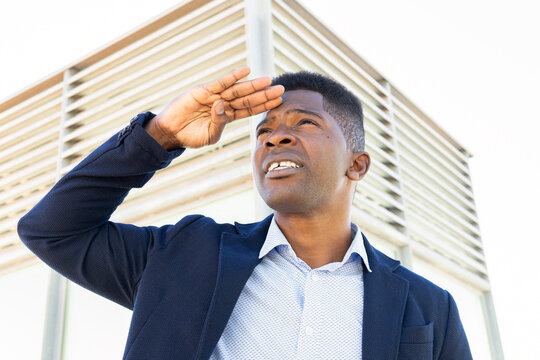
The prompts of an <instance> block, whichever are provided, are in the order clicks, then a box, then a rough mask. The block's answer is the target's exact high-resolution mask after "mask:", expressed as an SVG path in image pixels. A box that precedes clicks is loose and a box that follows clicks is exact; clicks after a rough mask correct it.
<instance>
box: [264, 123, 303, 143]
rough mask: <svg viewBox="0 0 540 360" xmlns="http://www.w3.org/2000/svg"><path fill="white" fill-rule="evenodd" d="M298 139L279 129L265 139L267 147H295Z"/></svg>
mask: <svg viewBox="0 0 540 360" xmlns="http://www.w3.org/2000/svg"><path fill="white" fill-rule="evenodd" d="M295 143H296V139H295V138H294V136H292V135H291V134H290V133H289V132H288V131H286V130H285V129H283V128H277V129H276V130H274V131H273V132H272V134H271V135H270V136H268V137H267V138H266V139H265V142H264V144H265V145H266V146H267V147H274V146H284V145H294V144H295Z"/></svg>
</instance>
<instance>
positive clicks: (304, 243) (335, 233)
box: [274, 211, 352, 269]
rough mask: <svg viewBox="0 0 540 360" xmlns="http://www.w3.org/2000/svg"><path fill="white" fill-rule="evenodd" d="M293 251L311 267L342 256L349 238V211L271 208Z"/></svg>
mask: <svg viewBox="0 0 540 360" xmlns="http://www.w3.org/2000/svg"><path fill="white" fill-rule="evenodd" d="M274 217H275V219H276V223H277V224H278V226H279V228H280V230H281V231H282V232H283V234H284V235H285V237H286V238H287V241H288V242H289V244H291V246H292V248H293V250H294V252H295V253H296V255H297V256H298V257H299V258H300V259H302V260H303V261H304V262H305V263H306V264H308V265H309V266H310V267H311V268H312V269H315V268H318V267H321V266H323V265H326V264H329V263H332V262H339V261H341V260H343V257H344V256H345V253H346V252H347V250H348V248H349V246H350V245H351V242H352V237H351V221H350V213H349V211H346V213H342V214H339V213H336V212H331V211H327V212H325V213H324V214H320V215H304V214H283V213H279V212H277V211H276V212H274Z"/></svg>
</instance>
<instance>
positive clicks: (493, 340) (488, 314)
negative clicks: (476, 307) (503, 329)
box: [482, 291, 504, 360]
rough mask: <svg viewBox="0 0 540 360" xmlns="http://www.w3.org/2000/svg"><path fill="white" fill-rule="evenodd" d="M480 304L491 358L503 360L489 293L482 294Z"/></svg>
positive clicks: (495, 317) (491, 298)
mask: <svg viewBox="0 0 540 360" xmlns="http://www.w3.org/2000/svg"><path fill="white" fill-rule="evenodd" d="M482 302H483V305H484V306H483V308H484V317H485V319H486V325H487V332H488V339H489V349H490V350H491V358H492V359H493V360H504V353H503V348H502V343H501V335H500V334H499V325H498V324H497V316H496V315H495V306H494V304H493V297H492V296H491V291H486V292H484V293H483V294H482Z"/></svg>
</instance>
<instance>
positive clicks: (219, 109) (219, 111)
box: [216, 100, 225, 115]
mask: <svg viewBox="0 0 540 360" xmlns="http://www.w3.org/2000/svg"><path fill="white" fill-rule="evenodd" d="M216 113H217V114H218V115H223V114H225V106H224V105H223V100H218V101H217V102H216Z"/></svg>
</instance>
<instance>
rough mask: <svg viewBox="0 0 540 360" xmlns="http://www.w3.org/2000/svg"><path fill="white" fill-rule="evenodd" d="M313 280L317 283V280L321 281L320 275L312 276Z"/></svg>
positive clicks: (314, 274)
mask: <svg viewBox="0 0 540 360" xmlns="http://www.w3.org/2000/svg"><path fill="white" fill-rule="evenodd" d="M311 279H312V280H313V281H317V280H319V275H317V274H316V273H313V274H311Z"/></svg>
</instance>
